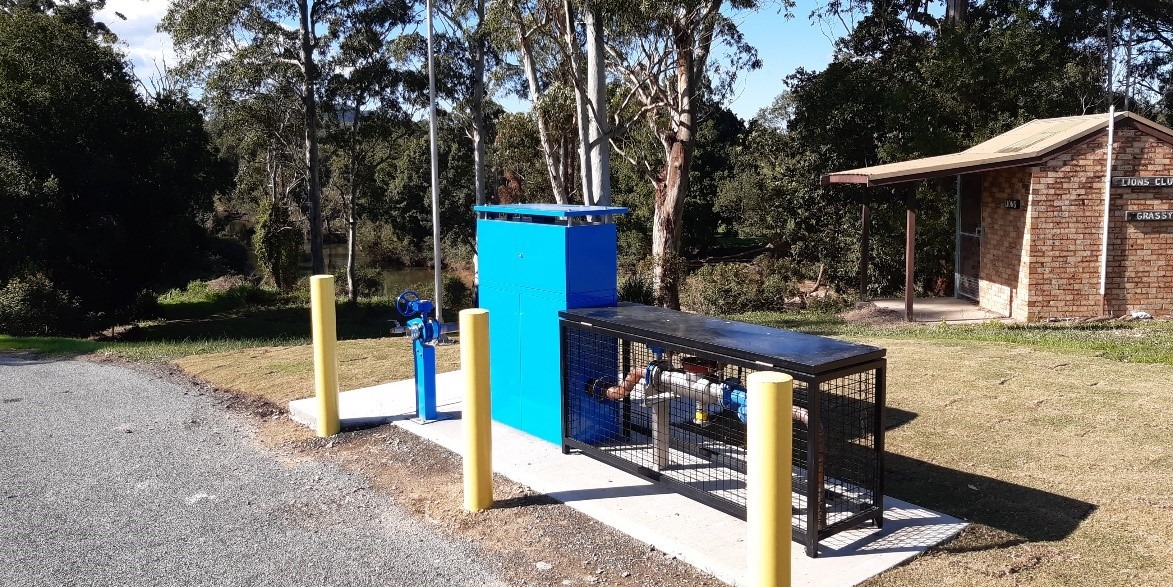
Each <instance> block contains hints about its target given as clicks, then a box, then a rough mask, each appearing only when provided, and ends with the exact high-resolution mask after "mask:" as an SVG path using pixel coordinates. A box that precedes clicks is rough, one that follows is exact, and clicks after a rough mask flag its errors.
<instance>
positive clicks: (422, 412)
mask: <svg viewBox="0 0 1173 587" xmlns="http://www.w3.org/2000/svg"><path fill="white" fill-rule="evenodd" d="M395 309H396V310H398V311H399V314H400V315H402V316H403V317H405V318H411V319H410V320H408V321H407V328H402V327H400V326H399V324H398V323H396V325H395V327H393V328H392V329H391V332H393V333H396V334H400V333H404V334H407V336H408V337H410V338H411V342H412V347H413V349H414V354H415V415H416V419H417V420H418V421H419V422H421V423H427V422H434V421H436V420H439V419H441V418H440V417H439V413H438V412H437V411H436V344H437V343H439V342H442V341H444V340H445V336H444V335H445V334H448V333H450V332H455V330H456V329H455V327H454V326H455V325H449V324H444V323H443V322H440V321H439V320H437V319H435V318H433V317H431V316H429V315H428V314H430V313H432V312H433V311H434V310H435V309H436V305H435V304H433V303H432V302H431V301H430V300H424V299H420V297H419V294H417V293H415V292H414V291H405V292H403V293H401V294H399V297H398V298H396V300H395Z"/></svg>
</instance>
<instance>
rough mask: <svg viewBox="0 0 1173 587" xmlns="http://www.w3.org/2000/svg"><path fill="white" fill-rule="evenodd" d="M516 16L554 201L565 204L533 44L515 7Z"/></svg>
mask: <svg viewBox="0 0 1173 587" xmlns="http://www.w3.org/2000/svg"><path fill="white" fill-rule="evenodd" d="M514 10H515V12H514V16H515V18H516V19H517V44H518V47H519V48H520V50H521V51H520V52H521V65H522V69H524V70H525V79H526V82H527V83H528V84H529V97H530V101H531V102H532V103H533V113H534V117H535V118H536V119H537V122H538V139H539V141H540V142H541V144H542V159H543V160H544V161H545V163H546V173H547V174H548V175H549V176H550V189H551V190H553V191H554V201H556V202H558V203H559V204H565V203H567V202H568V201H569V196H568V193H567V189H566V181H565V179H564V178H563V176H562V173H563V171H562V168H563V167H564V165H562V164H560V161H559V160H560V159H562V158H561V157H558V156H556V151H555V149H556V148H557V145H555V144H554V141H553V139H552V138H551V137H550V131H549V129H548V127H547V125H546V117H545V116H544V115H543V114H542V111H541V108H540V104H539V102H541V95H542V93H541V90H540V89H539V87H538V72H537V64H536V63H534V56H533V46H532V45H531V44H530V39H529V37H528V36H526V34H525V24H524V22H523V21H522V19H521V14H520V12H518V11H517V9H516V8H515V9H514Z"/></svg>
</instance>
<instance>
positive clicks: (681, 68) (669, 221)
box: [652, 27, 700, 309]
mask: <svg viewBox="0 0 1173 587" xmlns="http://www.w3.org/2000/svg"><path fill="white" fill-rule="evenodd" d="M673 32H674V41H675V44H676V103H677V118H676V125H675V129H673V131H672V132H671V133H667V134H666V136H664V137H662V139H661V140H662V142H663V144H664V171H663V172H662V173H661V175H660V182H659V185H657V186H656V210H655V216H654V220H653V224H652V257H653V259H654V263H655V265H654V268H653V270H652V290H653V292H654V293H655V295H656V303H657V304H659V305H661V306H665V307H668V308H673V309H680V262H679V256H680V235H681V228H682V223H681V216H682V214H683V212H684V198H685V196H687V195H688V187H689V186H688V171H689V169H690V168H691V166H692V153H693V149H694V147H695V145H694V144H693V124H694V121H693V118H694V114H693V111H692V98H693V95H694V94H695V92H696V87H695V84H696V80H697V79H698V78H699V77H700V76H699V75H698V74H697V73H696V71H695V69H694V66H695V63H694V57H695V55H694V53H693V43H692V35H691V34H690V31H688V30H686V29H685V27H676V28H675V30H674V31H673Z"/></svg>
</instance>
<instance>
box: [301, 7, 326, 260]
mask: <svg viewBox="0 0 1173 587" xmlns="http://www.w3.org/2000/svg"><path fill="white" fill-rule="evenodd" d="M297 8H298V13H299V16H300V36H301V54H300V55H299V57H300V61H301V73H302V77H301V91H302V98H301V100H302V104H303V105H304V107H305V166H306V188H307V191H308V192H309V194H308V195H309V201H310V218H309V222H310V265H311V271H312V272H313V273H314V274H315V275H321V274H322V273H325V271H326V263H325V260H324V259H323V257H322V193H321V188H320V186H319V184H318V97H317V79H318V70H317V65H316V64H315V63H314V44H313V40H312V39H311V36H312V34H313V31H312V30H311V26H312V25H311V23H310V7H309V0H298V3H297Z"/></svg>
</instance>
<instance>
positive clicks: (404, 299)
mask: <svg viewBox="0 0 1173 587" xmlns="http://www.w3.org/2000/svg"><path fill="white" fill-rule="evenodd" d="M419 299H420V296H419V294H417V293H415V292H414V291H411V290H407V291H405V292H403V293H401V294H399V297H398V298H395V309H396V310H397V311H398V312H399V315H401V316H411V315H413V314H415V313H416V311H415V308H413V307H412V306H413V305H414V303H413V302H418V301H419Z"/></svg>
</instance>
